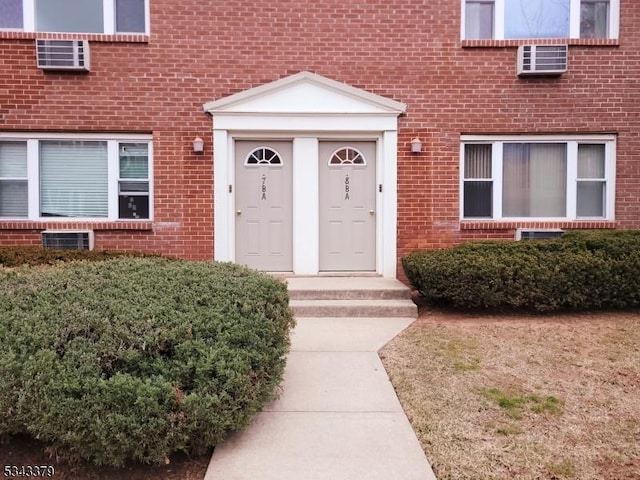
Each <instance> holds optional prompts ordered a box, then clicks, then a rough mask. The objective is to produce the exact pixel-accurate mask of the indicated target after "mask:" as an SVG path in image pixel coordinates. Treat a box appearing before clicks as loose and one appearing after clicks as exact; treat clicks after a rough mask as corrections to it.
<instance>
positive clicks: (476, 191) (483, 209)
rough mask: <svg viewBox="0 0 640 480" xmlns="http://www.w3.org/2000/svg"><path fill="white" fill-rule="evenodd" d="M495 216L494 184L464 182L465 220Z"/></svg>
mask: <svg viewBox="0 0 640 480" xmlns="http://www.w3.org/2000/svg"><path fill="white" fill-rule="evenodd" d="M492 215H493V182H474V181H466V182H464V218H473V217H484V218H491V216H492Z"/></svg>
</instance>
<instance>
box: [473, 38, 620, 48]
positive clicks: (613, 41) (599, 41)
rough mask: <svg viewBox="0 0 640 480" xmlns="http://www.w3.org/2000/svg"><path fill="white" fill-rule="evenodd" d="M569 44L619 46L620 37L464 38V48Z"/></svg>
mask: <svg viewBox="0 0 640 480" xmlns="http://www.w3.org/2000/svg"><path fill="white" fill-rule="evenodd" d="M558 44H562V45H569V46H581V47H619V46H620V39H618V38H530V39H525V40H462V48H486V47H499V48H502V47H518V46H520V45H558Z"/></svg>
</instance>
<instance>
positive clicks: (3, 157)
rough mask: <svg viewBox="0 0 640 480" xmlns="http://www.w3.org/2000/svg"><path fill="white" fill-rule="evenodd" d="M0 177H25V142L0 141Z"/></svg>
mask: <svg viewBox="0 0 640 480" xmlns="http://www.w3.org/2000/svg"><path fill="white" fill-rule="evenodd" d="M0 177H5V178H7V177H8V178H27V143H26V142H0Z"/></svg>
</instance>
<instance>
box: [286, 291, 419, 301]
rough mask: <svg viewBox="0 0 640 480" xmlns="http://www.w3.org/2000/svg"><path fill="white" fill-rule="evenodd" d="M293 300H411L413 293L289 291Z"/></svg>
mask: <svg viewBox="0 0 640 480" xmlns="http://www.w3.org/2000/svg"><path fill="white" fill-rule="evenodd" d="M289 298H290V299H291V300H410V299H411V292H410V291H409V290H408V289H406V288H393V289H382V288H381V289H372V288H369V289H356V288H354V289H348V290H344V289H333V290H331V289H322V290H314V289H304V290H291V289H289Z"/></svg>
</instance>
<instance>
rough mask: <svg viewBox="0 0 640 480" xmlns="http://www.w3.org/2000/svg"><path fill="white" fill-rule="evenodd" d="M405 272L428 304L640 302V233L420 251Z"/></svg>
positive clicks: (551, 307) (592, 305)
mask: <svg viewBox="0 0 640 480" xmlns="http://www.w3.org/2000/svg"><path fill="white" fill-rule="evenodd" d="M402 265H403V267H404V271H405V274H406V275H407V278H408V279H409V281H410V282H411V283H412V284H413V286H414V287H415V288H416V289H417V290H418V291H419V292H420V293H421V294H422V295H423V296H424V297H425V298H426V299H427V300H429V301H430V302H432V303H434V304H440V305H446V306H451V307H455V308H462V309H482V308H486V309H501V308H507V309H513V308H515V309H526V310H536V311H558V310H593V309H629V308H638V307H640V231H631V230H626V231H625V230H622V231H573V232H568V233H566V234H564V235H563V236H562V237H561V238H558V239H554V240H545V241H527V242H515V241H493V242H489V241H483V242H470V243H466V244H462V245H459V246H457V247H454V248H450V249H445V250H430V251H417V252H413V253H411V254H409V255H408V256H406V257H404V258H403V259H402Z"/></svg>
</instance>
